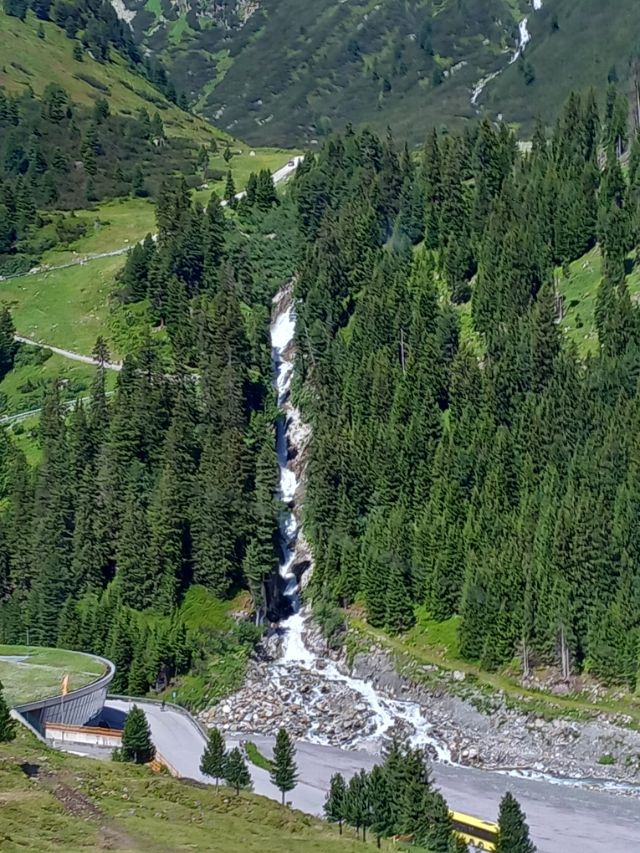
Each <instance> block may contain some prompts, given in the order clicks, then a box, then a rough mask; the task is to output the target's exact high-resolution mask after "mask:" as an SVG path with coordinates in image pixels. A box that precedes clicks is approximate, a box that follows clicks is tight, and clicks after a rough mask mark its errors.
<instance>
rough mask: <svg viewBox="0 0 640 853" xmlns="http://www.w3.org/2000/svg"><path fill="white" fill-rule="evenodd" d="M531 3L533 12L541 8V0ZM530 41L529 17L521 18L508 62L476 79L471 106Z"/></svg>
mask: <svg viewBox="0 0 640 853" xmlns="http://www.w3.org/2000/svg"><path fill="white" fill-rule="evenodd" d="M531 5H532V8H533V11H534V12H539V11H540V9H542V0H531ZM530 41H531V33H530V32H529V19H528V18H523V19H522V20H521V21H520V23H519V24H518V43H517V45H516V49H515V52H514V53H513V55H512V56H511V59H510V60H509V64H508V65H506V66H505V67H504V68H499V69H498V70H497V71H493V72H492V73H491V74H487V75H486V77H482V78H481V79H480V80H478V82H477V83H476V85H475V86H474V87H473V90H472V92H471V106H472V107H477V106H478V101H479V100H480V96H481V95H482V93H483V92H484V90H485V89H486V88H487V86H488V85H489V83H491V81H492V80H495V79H496V77H499V76H500V75H501V74H502V72H503V71H505V69H506V68H508V67H509V65H513V63H514V62H517V61H518V60H519V59H520V57H521V56H522V54H523V53H524V52H525V50H526V47H527V45H528V44H529V42H530Z"/></svg>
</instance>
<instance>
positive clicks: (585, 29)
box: [482, 0, 638, 129]
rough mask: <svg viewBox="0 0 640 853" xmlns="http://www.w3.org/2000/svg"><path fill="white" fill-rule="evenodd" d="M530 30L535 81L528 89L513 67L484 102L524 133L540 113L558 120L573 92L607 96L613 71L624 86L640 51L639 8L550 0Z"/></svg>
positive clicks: (628, 0)
mask: <svg viewBox="0 0 640 853" xmlns="http://www.w3.org/2000/svg"><path fill="white" fill-rule="evenodd" d="M556 22H557V26H558V29H555V23H556ZM529 30H530V32H531V43H530V44H529V46H528V48H527V53H526V56H527V60H528V61H529V62H530V63H531V65H532V66H533V69H534V71H535V80H534V82H533V83H531V85H527V84H526V82H525V79H524V75H523V74H522V73H521V70H520V69H519V67H518V66H517V64H516V65H513V66H511V67H510V68H509V69H508V70H507V71H505V73H504V74H502V75H501V76H500V77H499V78H498V79H497V80H495V81H494V82H493V83H492V84H490V85H489V87H488V88H487V92H486V96H485V97H484V98H483V100H482V103H483V105H485V106H486V108H487V109H489V110H490V111H491V112H492V113H493V114H496V113H498V112H502V113H503V114H504V116H505V118H506V119H507V120H508V121H511V122H515V123H517V124H520V125H523V126H524V128H525V129H529V128H530V127H531V120H532V118H533V117H534V116H535V115H536V114H539V115H541V116H542V117H543V118H544V120H545V121H546V122H547V123H552V122H553V121H555V118H556V116H557V114H558V112H559V109H560V106H561V105H562V103H563V102H564V101H565V99H566V97H567V96H568V95H569V93H570V92H571V91H572V90H577V91H585V90H586V89H588V88H589V87H591V86H593V87H594V88H595V89H596V90H597V91H598V92H599V93H600V94H601V95H602V94H603V92H604V89H605V87H606V84H607V75H608V72H609V70H610V69H611V68H612V67H613V66H615V68H616V71H617V74H618V76H619V78H620V80H621V81H623V85H625V80H626V78H627V76H628V75H629V73H630V72H629V61H630V59H631V58H632V57H633V56H634V55H637V51H638V4H637V2H636V0H615V3H602V2H601V0H580V2H579V3H576V2H574V0H545V3H544V5H543V7H542V10H541V11H540V12H538V13H536V14H535V15H530V16H529Z"/></svg>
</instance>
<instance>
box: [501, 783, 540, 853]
mask: <svg viewBox="0 0 640 853" xmlns="http://www.w3.org/2000/svg"><path fill="white" fill-rule="evenodd" d="M535 851H536V848H535V845H534V844H533V843H532V841H531V839H530V837H529V827H528V826H527V823H526V820H525V815H524V813H523V811H522V809H521V808H520V804H519V803H518V801H517V800H516V799H515V797H514V796H513V795H512V794H510V793H509V792H507V793H506V794H505V795H504V797H503V798H502V800H501V801H500V813H499V815H498V837H497V839H496V853H535Z"/></svg>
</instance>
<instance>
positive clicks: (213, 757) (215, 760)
mask: <svg viewBox="0 0 640 853" xmlns="http://www.w3.org/2000/svg"><path fill="white" fill-rule="evenodd" d="M226 761H227V754H226V749H225V743H224V737H223V736H222V734H221V733H220V729H217V728H215V727H214V728H212V729H211V731H210V732H209V740H208V741H207V745H206V747H205V749H204V752H203V753H202V758H201V759H200V772H201V773H204V775H205V776H210V777H211V778H212V779H215V780H216V788H217V787H218V783H219V781H220V779H222V778H223V776H224V773H225V762H226Z"/></svg>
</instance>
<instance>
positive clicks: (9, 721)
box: [0, 681, 16, 743]
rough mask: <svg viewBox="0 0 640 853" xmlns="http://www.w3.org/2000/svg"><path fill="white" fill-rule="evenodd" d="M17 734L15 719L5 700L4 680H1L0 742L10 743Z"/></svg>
mask: <svg viewBox="0 0 640 853" xmlns="http://www.w3.org/2000/svg"><path fill="white" fill-rule="evenodd" d="M15 736H16V724H15V720H14V719H13V717H12V716H11V714H10V713H9V706H8V705H7V703H6V701H5V698H4V695H3V686H2V682H1V681H0V743H8V742H9V741H11V740H13V739H14V738H15Z"/></svg>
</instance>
